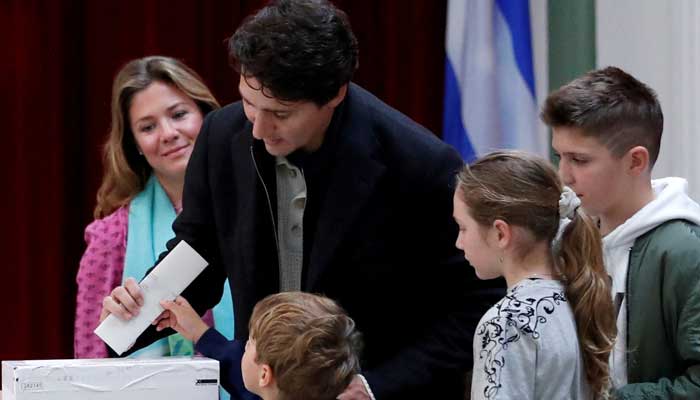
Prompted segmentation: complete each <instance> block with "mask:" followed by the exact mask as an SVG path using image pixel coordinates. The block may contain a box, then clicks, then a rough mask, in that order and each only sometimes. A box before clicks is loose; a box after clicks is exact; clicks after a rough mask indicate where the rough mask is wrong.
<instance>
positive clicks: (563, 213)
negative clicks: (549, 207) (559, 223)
mask: <svg viewBox="0 0 700 400" xmlns="http://www.w3.org/2000/svg"><path fill="white" fill-rule="evenodd" d="M580 205H581V199H579V198H578V196H576V193H575V192H574V191H573V190H571V188H569V187H568V186H564V189H563V190H562V192H561V195H560V196H559V219H564V218H567V219H574V214H575V213H576V209H577V208H578V207H579V206H580Z"/></svg>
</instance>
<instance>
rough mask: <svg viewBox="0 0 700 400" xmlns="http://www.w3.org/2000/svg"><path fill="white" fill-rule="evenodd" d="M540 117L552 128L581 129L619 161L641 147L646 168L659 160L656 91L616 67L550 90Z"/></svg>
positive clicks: (660, 124)
mask: <svg viewBox="0 0 700 400" xmlns="http://www.w3.org/2000/svg"><path fill="white" fill-rule="evenodd" d="M540 116H541V118H542V121H544V123H545V124H547V125H548V126H550V127H553V128H557V127H574V128H580V129H581V131H582V133H583V135H585V136H592V137H595V138H596V139H598V141H599V142H600V143H601V144H603V145H604V146H605V147H606V148H608V150H610V152H611V153H612V154H613V156H615V157H618V158H619V157H622V156H623V155H624V154H625V153H626V152H627V151H628V150H629V149H631V148H633V147H635V146H643V147H645V148H646V149H647V151H648V152H649V169H651V168H652V167H653V166H654V163H655V162H656V159H657V158H658V156H659V148H660V147H661V133H662V131H663V127H664V116H663V113H662V111H661V105H660V104H659V100H658V99H657V97H656V93H655V92H654V90H652V89H651V88H650V87H648V86H647V85H645V84H644V83H642V82H640V81H638V80H637V79H635V78H634V77H633V76H631V75H629V74H628V73H626V72H625V71H623V70H621V69H619V68H617V67H607V68H604V69H599V70H595V71H591V72H588V73H587V74H585V75H583V76H581V77H579V78H576V79H574V80H573V81H571V82H569V83H567V84H566V85H564V86H562V87H561V88H559V89H558V90H556V91H554V92H552V93H551V94H550V95H549V96H548V97H547V100H546V101H545V103H544V107H543V109H542V113H541V115H540Z"/></svg>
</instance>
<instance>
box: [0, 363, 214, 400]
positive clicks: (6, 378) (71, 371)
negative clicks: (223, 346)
mask: <svg viewBox="0 0 700 400" xmlns="http://www.w3.org/2000/svg"><path fill="white" fill-rule="evenodd" d="M2 396H3V399H4V400H180V399H182V400H185V399H187V400H217V399H218V398H219V362H218V361H216V360H212V359H210V358H206V357H163V358H153V359H128V358H105V359H85V360H27V361H3V362H2Z"/></svg>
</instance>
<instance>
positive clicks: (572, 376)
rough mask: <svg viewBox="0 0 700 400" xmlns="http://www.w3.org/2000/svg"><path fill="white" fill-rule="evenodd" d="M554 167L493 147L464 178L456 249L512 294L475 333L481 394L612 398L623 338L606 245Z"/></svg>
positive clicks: (475, 395) (476, 390)
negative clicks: (613, 368) (616, 353)
mask: <svg viewBox="0 0 700 400" xmlns="http://www.w3.org/2000/svg"><path fill="white" fill-rule="evenodd" d="M579 205H580V201H579V199H578V198H577V197H576V194H575V193H574V192H572V191H571V190H570V189H569V188H567V187H564V186H562V184H561V182H560V181H559V178H558V176H557V173H556V171H555V170H554V169H553V168H552V166H551V165H550V164H549V163H548V162H547V161H545V160H544V159H541V158H539V157H536V156H531V155H528V154H526V153H520V152H505V151H502V152H494V153H491V154H488V155H486V156H484V157H482V158H480V159H479V160H477V161H475V162H474V163H473V164H471V165H469V166H465V167H464V169H463V170H462V171H461V172H460V173H459V175H458V177H457V190H456V191H455V195H454V217H455V220H456V221H457V224H458V225H459V236H458V238H457V243H456V245H457V247H458V248H459V249H461V250H463V251H464V256H465V257H466V258H467V259H468V260H469V262H470V263H471V264H472V266H473V267H474V268H475V269H476V275H477V276H478V277H479V278H481V279H492V278H496V277H501V276H502V277H504V278H505V280H506V283H507V284H508V292H507V293H506V296H505V297H504V298H503V299H501V300H500V301H499V302H498V303H496V304H495V305H494V306H493V307H491V309H490V310H489V311H487V312H486V314H484V316H483V317H482V318H481V321H480V322H479V325H478V326H477V329H476V333H475V335H474V369H473V372H472V386H471V390H472V392H471V396H472V397H471V398H472V399H591V398H604V397H607V392H608V390H609V386H610V377H609V369H608V356H609V354H610V351H611V349H612V346H613V341H614V338H615V333H616V332H615V330H616V328H615V317H614V315H615V314H614V311H613V304H612V300H611V298H610V284H609V280H608V277H607V274H606V273H605V269H604V267H603V256H602V243H601V238H600V234H599V233H598V229H597V227H596V226H595V224H594V223H593V222H592V221H591V220H590V219H589V218H588V217H587V216H586V215H585V214H584V213H583V211H582V210H581V209H580V208H579Z"/></svg>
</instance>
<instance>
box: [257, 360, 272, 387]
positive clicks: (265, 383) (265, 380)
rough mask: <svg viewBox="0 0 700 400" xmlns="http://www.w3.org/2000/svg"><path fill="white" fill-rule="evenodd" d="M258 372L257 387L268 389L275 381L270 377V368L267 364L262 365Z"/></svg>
mask: <svg viewBox="0 0 700 400" xmlns="http://www.w3.org/2000/svg"><path fill="white" fill-rule="evenodd" d="M259 372H260V373H259V376H258V386H260V387H261V388H265V387H270V386H271V385H272V383H273V382H274V380H275V379H274V376H273V375H272V368H271V367H270V366H269V365H267V364H262V365H261V366H260V370H259Z"/></svg>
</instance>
